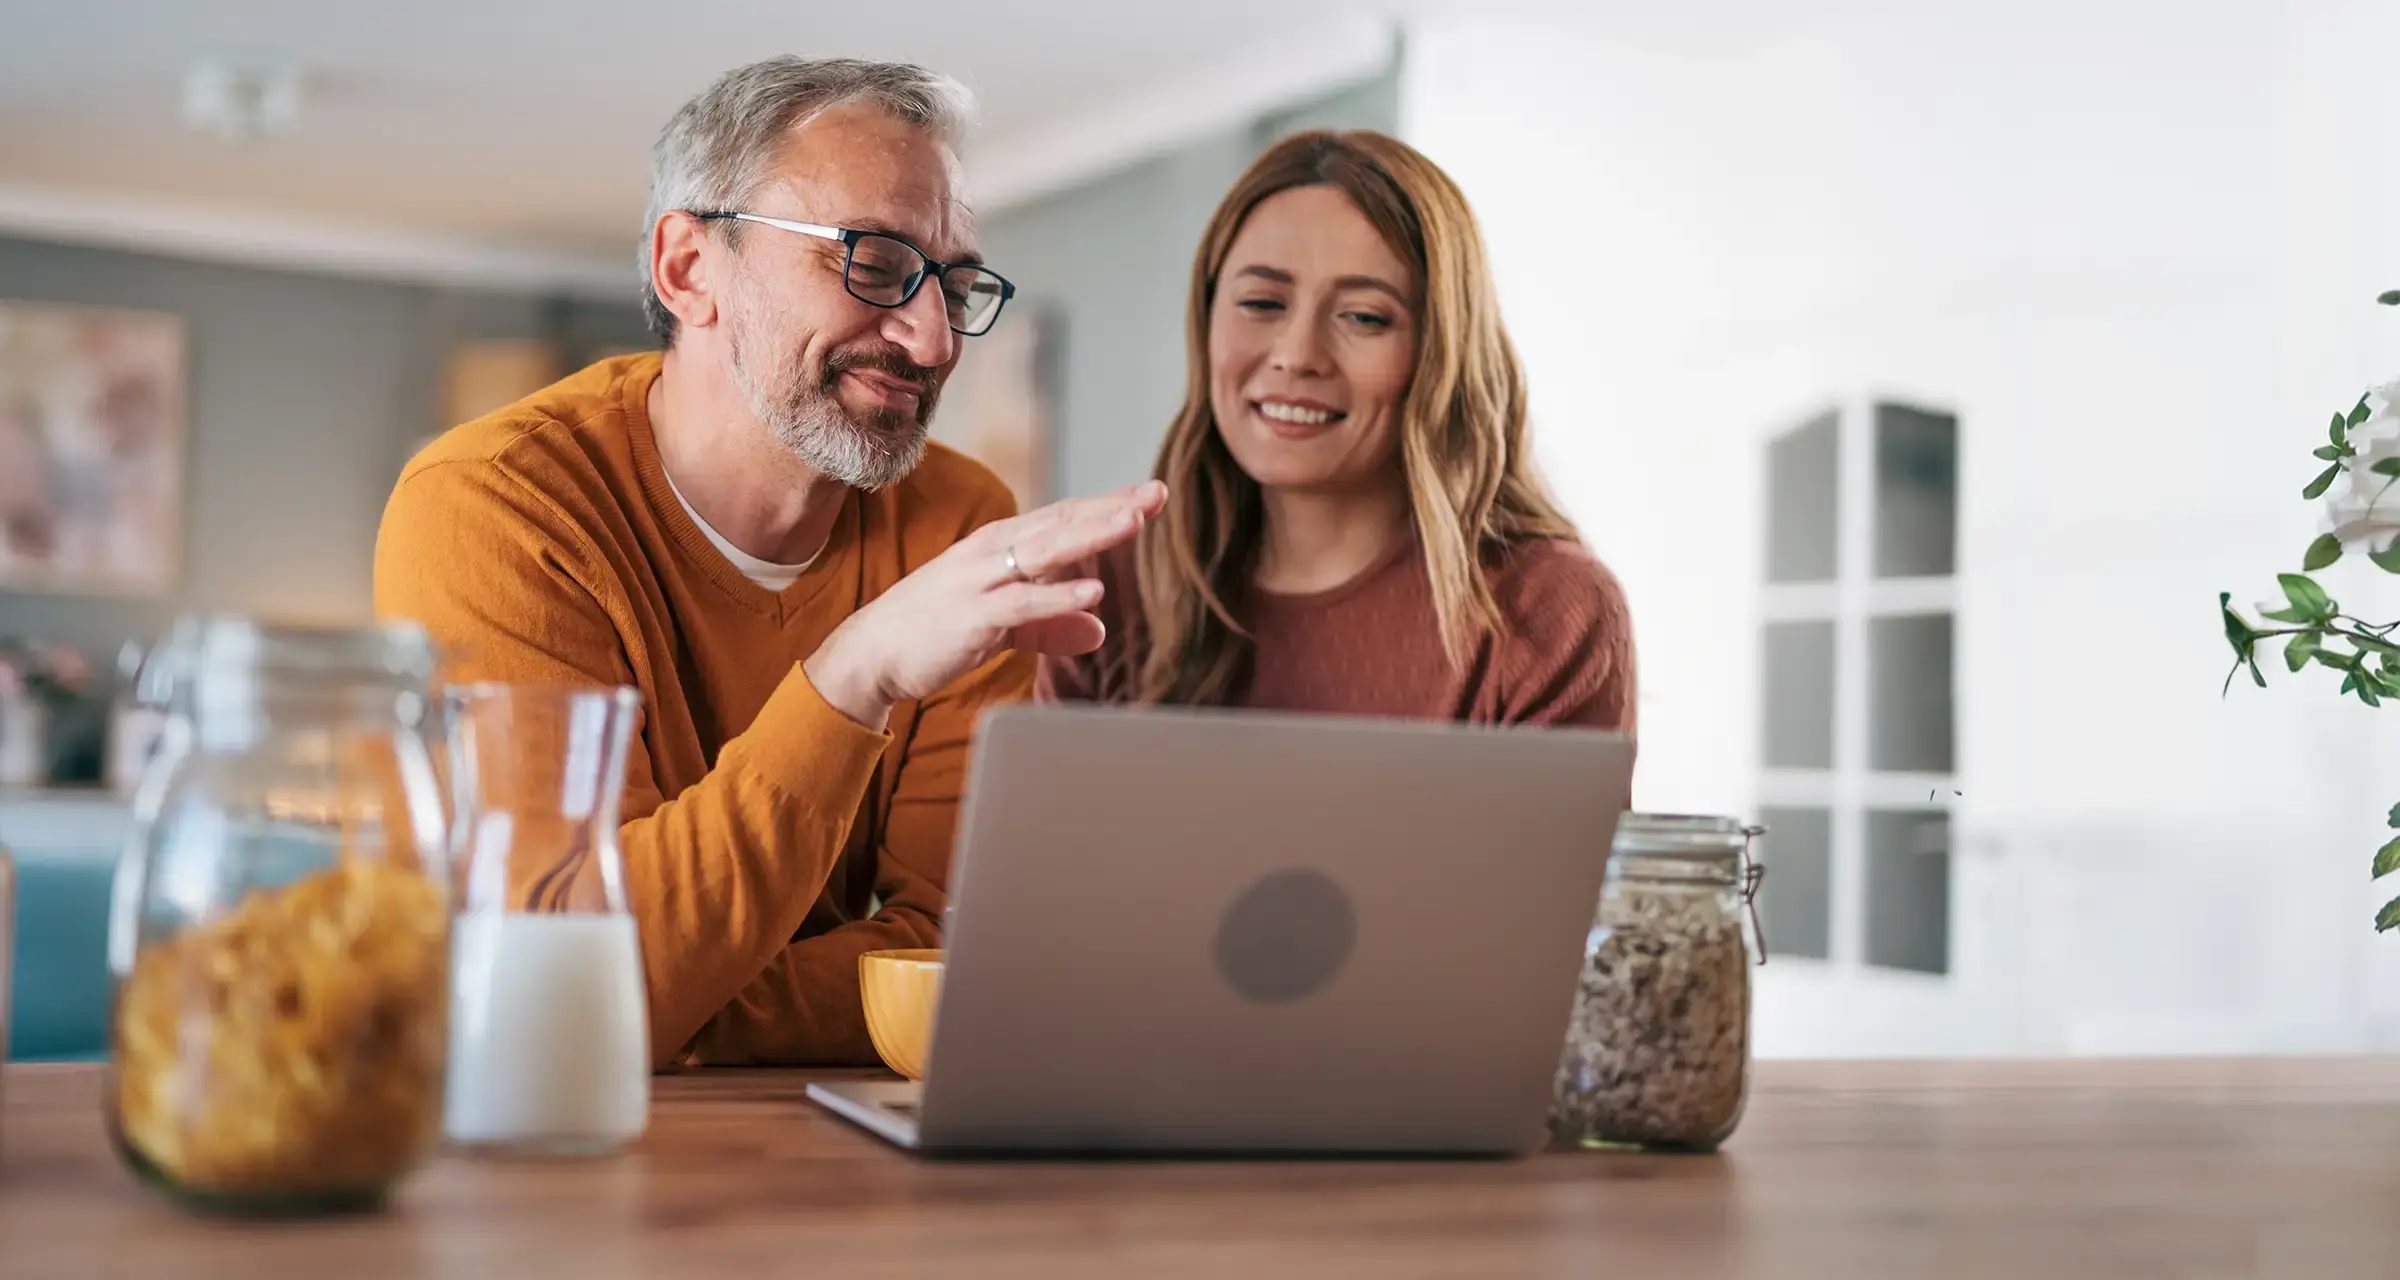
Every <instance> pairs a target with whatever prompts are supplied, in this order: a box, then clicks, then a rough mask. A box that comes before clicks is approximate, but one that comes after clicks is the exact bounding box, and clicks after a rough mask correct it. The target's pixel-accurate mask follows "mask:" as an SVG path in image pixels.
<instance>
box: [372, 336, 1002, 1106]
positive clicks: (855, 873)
mask: <svg viewBox="0 0 2400 1280" xmlns="http://www.w3.org/2000/svg"><path fill="white" fill-rule="evenodd" d="M658 373H659V357H658V356H656V355H639V356H626V357H621V358H619V359H615V360H609V361H605V362H603V363H600V364H597V365H594V366H593V367H591V368H589V369H586V370H584V371H583V372H581V373H578V374H576V375H574V376H573V377H570V378H568V379H567V380H566V381H564V382H561V383H559V384H557V385H556V386H553V387H550V388H548V389H546V390H544V391H541V392H538V393H536V394H535V395H533V396H531V397H529V398H528V399H526V400H524V401H521V402H519V403H518V404H515V405H512V406H510V407H508V408H506V409H503V410H501V411H499V412H497V413H494V414H492V415H490V416H488V417H485V418H481V419H478V420H477V421H474V422H470V423H468V424H466V425H465V426H462V427H459V428H457V429H456V430H454V431H451V432H450V433H448V434H447V435H444V436H443V437H442V438H441V439H440V440H438V441H436V442H435V443H434V444H433V445H432V446H430V447H428V448H427V449H426V450H425V452H424V453H422V454H420V455H418V457H417V458H416V460H415V461H413V462H412V463H410V464H409V467H408V469H407V471H406V472H404V473H403V474H402V476H401V479H400V484H399V487H398V488H397V489H396V490H395V491H394V492H393V494H392V498H391V501H390V504H389V506H387V507H386V509H385V511H384V516H383V528H382V533H381V536H380V537H379V538H378V540H377V543H376V547H375V605H376V610H377V612H378V613H380V614H382V615H384V616H386V617H400V618H414V619H416V620H418V621H420V622H422V623H423V624H424V625H425V626H426V627H427V628H428V629H429V630H431V631H432V633H433V635H434V637H435V638H436V639H437V640H439V641H441V642H443V643H445V644H448V645H453V646H457V647H458V649H459V650H460V656H459V659H458V662H457V664H456V666H455V668H454V670H453V671H452V672H451V675H452V676H453V677H454V678H458V679H482V680H505V681H525V682H562V681H563V682H581V683H603V684H625V685H632V686H634V687H636V688H638V689H640V690H641V693H642V720H641V726H640V730H639V732H638V734H637V735H636V738H635V741H634V743H633V748H632V750H631V752H630V754H629V758H628V762H627V765H626V780H625V807H624V820H625V822H624V827H623V829H622V835H623V843H624V850H625V870H626V881H627V886H628V891H629V893H630V895H631V898H632V902H633V909H634V914H635V917H636V920H637V922H638V926H639V930H640V934H641V942H642V961H643V968H644V972H645V974H646V975H647V979H648V983H649V995H650V1042H651V1051H652V1057H653V1060H654V1061H657V1062H659V1063H662V1064H664V1063H669V1062H674V1061H678V1060H683V1061H692V1062H705V1063H758V1062H778V1063H810V1062H815V1063H838V1062H872V1061H873V1060H874V1050H873V1047H872V1045H871V1044H870V1043H869V1041H868V1039H867V1032H866V1024H865V1021H864V1019H863V1016H862V1014H861V1013H860V1009H859V997H858V956H859V954H860V953H861V952H864V951H869V950H873V949H877V948H883V947H929V946H939V945H940V944H941V916H942V908H943V904H944V901H945V899H944V885H945V882H946V880H947V878H948V874H949V864H950V841H951V835H952V831H953V829H954V827H955V825H956V819H957V806H958V798H959V792H960V789H961V787H962V786H963V785H964V781H965V777H966V761H967V744H968V736H969V732H970V730H971V729H972V727H973V723H974V720H975V718H976V715H977V714H978V712H979V711H980V710H981V709H982V708H983V707H984V706H985V705H987V704H990V703H993V702H997V701H1005V700H1013V699H1016V698H1019V697H1022V696H1024V695H1025V694H1026V693H1028V692H1029V691H1030V689H1031V687H1032V682H1033V675H1034V664H1033V661H1032V660H1031V659H1030V658H1028V657H1025V656H1022V655H1017V654H1009V655H1004V656H1003V657H1001V658H1000V659H998V660H996V661H994V662H993V663H991V664H990V665H988V666H986V667H984V668H982V669H981V670H978V671H976V672H973V673H971V674H970V675H968V676H966V677H965V678H963V679H961V680H960V681H959V682H957V683H956V684H954V685H952V686H951V687H950V688H948V689H946V690H944V691H943V692H942V693H941V694H940V695H939V696H937V697H935V698H932V699H929V700H927V701H925V702H923V703H917V704H908V703H903V704H901V705H900V706H899V707H897V708H895V709H894V710H893V712H892V716H891V720H890V722H889V724H888V726H887V731H886V732H883V733H876V732H871V731H869V730H867V729H865V728H862V727H860V726H859V725H858V724H856V723H855V722H853V721H851V720H850V719H848V718H847V717H845V716H843V715H842V714H841V713H840V712H838V711H835V710H834V709H832V708H831V707H829V706H827V705H826V703H825V702H824V700H823V699H822V698H820V697H819V696H818V695H817V691H816V690H815V688H813V687H812V686H811V685H810V684H809V682H808V678H807V676H806V675H804V674H803V673H802V671H801V668H800V660H801V659H803V658H806V657H807V656H808V655H809V654H811V653H813V652H815V650H816V649H817V647H818V645H819V644H821V643H823V641H824V639H825V637H826V636H827V635H828V634H830V633H831V632H832V630H833V628H834V627H835V625H837V624H838V623H840V622H841V621H842V620H843V619H844V618H846V617H848V616H849V615H850V614H851V613H853V612H855V611H856V610H857V609H858V608H859V606H861V605H862V604H864V603H865V602H867V601H869V600H872V599H874V598H875V597H876V596H877V595H878V594H880V593H881V592H883V591H884V590H885V589H886V588H888V587H890V586H891V585H892V584H893V583H894V582H896V581H898V580H899V579H900V578H901V576H902V575H904V574H907V573H908V572H910V571H912V570H914V569H915V568H917V566H919V565H920V564H923V563H924V562H925V561H926V560H928V559H930V558H932V557H933V556H934V555H935V554H937V553H939V552H940V551H941V550H942V549H943V548H945V547H947V546H949V545H950V544H951V543H952V542H955V541H956V540H957V539H958V538H959V537H961V536H962V535H964V534H965V533H967V532H968V531H969V530H971V529H974V528H976V527H977V526H979V525H982V524H984V523H986V522H988V521H992V520H996V519H1001V518H1004V517H1006V516H1009V515H1012V514H1014V513H1015V502H1014V500H1013V499H1012V498H1011V496H1010V495H1009V492H1008V490H1007V489H1006V488H1005V487H1004V486H1003V485H1002V484H1001V483H1000V482H999V481H998V480H997V479H995V478H994V477H993V476H992V474H991V473H990V472H988V471H986V470H984V469H983V468H982V467H981V466H979V465H977V464H976V463H974V462H972V461H969V460H968V459H966V458H964V457H962V456H960V455H958V454H956V453H952V452H950V451H948V450H945V449H943V448H941V447H939V446H935V447H934V448H932V449H930V450H928V452H927V455H926V458H925V461H924V463H923V465H921V466H920V467H918V469H917V471H916V473H915V474H914V475H912V476H910V477H909V478H908V479H907V480H906V481H904V482H902V483H900V484H897V485H894V486H892V487H891V488H889V489H886V490H884V491H882V492H879V493H872V494H866V493H855V492H854V493H851V494H850V495H848V496H847V497H846V498H845V499H844V505H843V510H842V515H841V519H840V520H839V522H838V523H837V524H836V525H835V528H834V532H833V536H832V538H831V540H830V541H829V542H828V543H827V544H826V547H825V550H824V552H823V554H822V555H821V556H819V558H818V559H817V562H816V563H815V564H814V565H813V566H812V567H811V568H810V569H809V571H808V572H807V573H805V574H803V575H801V577H800V580H799V581H798V582H796V583H794V584H792V586H791V587H790V588H788V589H787V590H785V591H783V592H781V593H780V594H778V593H774V592H770V591H768V590H766V589H765V588H763V587H760V586H758V585H757V584H755V583H753V582H751V581H750V580H749V579H747V578H745V577H743V576H742V574H741V572H740V570H738V569H736V568H735V567H734V566H733V565H732V564H731V563H729V562H728V561H727V560H726V559H725V557H724V556H723V555H722V554H720V553H719V552H718V551H717V549H716V548H715V547H714V546H712V545H711V544H710V543H709V541H708V538H707V536H706V535H705V534H704V533H702V532H701V530H700V528H699V526H698V525H697V524H695V523H694V522H693V521H692V519H691V516H690V514H689V513H688V512H687V511H685V510H684V508H683V505H682V504H681V503H680V502H678V501H677V500H676V497H675V494H674V492H673V490H671V489H669V488H668V487H667V478H666V472H665V470H664V469H663V468H662V467H661V466H660V463H659V457H658V449H657V447H656V444H655V443H654V440H653V437H652V435H651V431H650V422H649V417H648V413H647V411H646V397H647V395H648V393H649V389H650V384H651V383H652V381H654V380H655V379H656V378H657V377H658ZM877 899H879V900H880V902H881V906H880V908H879V909H878V908H876V907H875V906H874V900H877Z"/></svg>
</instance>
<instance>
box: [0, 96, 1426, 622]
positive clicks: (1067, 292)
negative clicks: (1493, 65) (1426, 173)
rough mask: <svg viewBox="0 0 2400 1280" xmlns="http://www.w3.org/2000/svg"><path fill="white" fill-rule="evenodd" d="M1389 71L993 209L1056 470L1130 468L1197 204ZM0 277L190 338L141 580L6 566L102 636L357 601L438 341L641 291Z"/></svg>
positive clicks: (145, 265) (611, 333)
mask: <svg viewBox="0 0 2400 1280" xmlns="http://www.w3.org/2000/svg"><path fill="white" fill-rule="evenodd" d="M1398 114H1399V83H1398V77H1397V76H1396V75H1394V74H1389V73H1387V74H1385V75H1383V76H1380V77H1378V78H1376V79H1374V80H1371V81H1367V82H1365V83H1362V84H1359V85H1355V86H1352V87H1350V88H1347V89H1344V90H1342V91H1341V92H1338V93H1334V94H1331V95H1328V96H1327V97H1325V98H1324V99H1322V100H1320V101H1317V102H1313V103H1309V104H1306V105H1304V106H1302V107H1300V108H1297V109H1295V110H1292V111H1288V112H1283V113H1278V114H1276V115H1272V116H1269V117H1266V118H1263V119H1261V120H1258V121H1256V122H1254V123H1253V124H1252V125H1251V126H1250V127H1248V128H1245V129H1238V130H1230V131H1228V132H1226V133H1225V134H1223V135H1220V136H1218V137H1215V138H1210V139H1206V140H1203V141H1201V142H1199V143H1196V144H1193V145H1190V146H1187V147H1184V148H1181V149H1179V150H1177V151H1174V152H1172V153H1169V154H1166V155H1163V156H1159V157H1156V158H1153V159H1150V160H1147V161H1144V162H1142V163H1140V164H1137V165H1134V166H1131V167H1129V168H1126V169H1124V170H1121V171H1119V172H1117V173H1114V174H1110V175H1107V176H1105V177H1102V178H1100V179H1097V180H1095V181H1092V182H1090V183H1087V184H1085V185H1084V186H1081V187H1078V188H1075V189H1073V190H1070V191H1067V192H1063V193H1060V194H1057V195H1054V196H1051V197H1048V198H1046V199H1043V200H1040V201H1038V202H1035V203H1032V204H1029V205H1024V206H1020V207H1017V208H1014V209H1010V210H1007V211H1005V212H1002V213H998V214H995V215H993V216H991V217H990V218H988V219H987V220H986V221H985V223H984V226H983V229H982V231H983V240H984V247H985V252H986V254H987V255H988V256H989V257H990V258H991V260H992V261H993V262H994V264H995V265H998V266H999V267H1000V269H1001V270H1003V271H1006V272H1008V273H1009V275H1010V276H1011V277H1012V278H1013V279H1015V280H1017V281H1019V282H1020V284H1021V285H1022V286H1023V287H1024V289H1025V296H1024V298H1023V299H1022V300H1021V301H1020V303H1019V305H1025V304H1026V303H1032V304H1034V305H1046V306H1049V307H1051V308H1053V309H1054V310H1055V312H1056V314H1058V315H1059V316H1060V317H1061V318H1062V320H1063V322H1064V323H1063V325H1062V337H1063V347H1062V351H1061V358H1060V362H1059V367H1058V370H1057V372H1058V376H1059V378H1060V387H1059V391H1060V409H1061V424H1060V425H1061V438H1060V442H1059V448H1058V451H1057V456H1056V459H1055V462H1054V466H1055V468H1056V474H1055V475H1054V477H1053V485H1054V489H1055V491H1056V492H1058V493H1061V494H1077V493H1092V492H1097V491H1100V490H1103V489H1107V488H1111V487H1114V486H1116V485H1120V484H1125V483H1129V482H1131V481H1133V480H1136V479H1139V478H1141V477H1142V476H1144V475H1147V474H1148V473H1149V470H1150V463H1151V459H1152V455H1153V454H1154V453H1155V451H1156V450H1157V447H1158V441H1159V439H1160V437H1161V436H1162V435H1163V434H1164V433H1165V430H1166V426H1167V422H1168V420H1169V419H1170V418H1172V417H1173V416H1174V412H1175V408H1176V406H1177V405H1178V404H1179V403H1180V402H1181V399H1182V394H1183V378H1184V369H1183V307H1184V288H1185V282H1186V281H1185V277H1186V274H1187V273H1188V272H1189V271H1190V269H1191V256H1192V252H1193V249H1194V247H1195V246H1196V245H1197V244H1198V242H1199V238H1200V231H1201V228H1202V226H1203V225H1204V224H1205V223H1206V222H1207V220H1208V215H1209V212H1210V211H1211V210H1212V209H1213V208H1215V206H1216V202H1217V200H1218V199H1219V197H1221V196H1223V195H1224V193H1225V190H1226V188H1228V187H1230V186H1231V185H1232V184H1233V181H1234V179H1235V178H1236V177H1238V176H1240V174H1241V171H1242V169H1243V168H1244V167H1245V166H1247V165H1248V164H1249V162H1250V160H1251V159H1252V158H1253V157H1254V156H1255V155H1257V153H1258V151H1259V150H1260V149H1261V148H1263V147H1264V146H1265V145H1266V144H1267V143H1268V142H1270V141H1272V140H1273V139H1275V138H1277V137H1280V136H1282V135H1283V134H1285V133H1288V132H1290V131H1292V130H1295V129H1302V128H1318V127H1328V128H1373V129H1383V130H1387V131H1389V130H1391V129H1393V128H1395V127H1396V123H1397V119H1398ZM0 299H18V300H25V301H37V302H62V303H74V304H82V305H89V306H110V307H132V308H140V309H145V310H158V311H168V312H173V313H175V314H177V315H180V316H182V317H183V318H184V321H185V324H186V326H187V330H186V333H187V337H188V340H189V344H190V345H189V350H190V359H191V367H190V377H191V386H190V401H189V417H188V419H187V424H186V426H187V435H186V440H185V475H184V503H185V506H184V516H183V530H184V545H183V563H182V571H181V573H180V574H179V576H178V580H177V585H176V587H175V588H174V589H173V590H172V591H170V592H169V593H167V594H166V595H165V596H163V597H160V598H156V599H124V598H104V597H80V596H65V595H54V594H47V593H33V592H11V591H5V590H0V634H12V633H15V634H33V635H39V636H43V637H46V638H52V639H57V640H63V641H66V642H68V643H72V644H75V645H78V646H80V647H83V648H85V649H87V650H89V651H90V652H91V653H92V654H93V655H94V656H95V657H98V658H101V659H104V660H105V659H106V658H108V657H109V656H110V655H112V654H113V653H114V652H115V650H116V648H117V646H118V645H120V644H121V643H123V642H124V641H125V640H126V639H128V638H136V637H145V636H150V635H154V634H156V633H157V632H158V631H159V630H160V629H161V628H162V627H163V626H164V625H165V623H166V621H167V620H168V619H169V618H171V617H172V616H173V615H174V614H176V613H178V612H181V611H185V610H193V609H226V610H240V611H246V612H255V613H260V614H268V615H274V616H279V617H289V618H293V619H297V620H308V621H344V620H355V619H361V618H364V617H365V616H366V615H367V613H368V611H369V607H370V602H371V598H372V583H371V581H370V569H371V565H372V559H373V552H374V543H375V527H376V523H377V521H378V519H379V518H380V516H381V514H382V510H383V501H384V497H385V495H386V494H387V493H388V492H389V490H390V487H391V483H392V480H393V478H394V477H395V476H396V475H397V474H398V471H399V467H400V464H401V462H402V461H403V460H404V458H405V455H406V453H407V452H408V450H409V449H410V448H411V447H412V446H413V445H414V444H415V443H416V442H417V441H418V440H420V439H422V438H423V437H425V436H426V435H429V434H431V433H432V432H433V431H435V430H438V429H440V428H441V427H442V426H446V425H448V424H445V423H438V422H435V421H433V416H434V414H435V412H436V409H435V395H436V389H437V386H438V379H439V376H440V361H441V358H442V355H443V353H444V351H445V350H446V349H447V348H448V347H449V346H450V344H452V343H453V342H457V341H461V340H465V339H470V338H506V337H536V336H545V335H547V336H563V337H564V339H565V340H566V341H567V342H568V344H569V345H570V347H571V348H580V347H582V346H586V345H607V344H625V343H639V342H643V341H646V336H645V335H644V333H643V331H642V328H641V318H640V313H639V311H638V309H637V308H636V307H635V306H634V305H633V304H632V303H631V302H630V301H629V302H628V303H627V305H625V306H622V307H616V306H599V305H592V304H583V303H570V304H554V303H546V302H545V301H544V300H542V299H538V298H534V297H530V296H524V295H510V294H489V293H467V292H461V291H455V290H445V289H433V288H424V287H418V286H410V285H403V284H391V283H382V282H374V281H362V280H349V279H340V278H336V277H331V276H320V275H310V274H303V273H298V272H287V271H267V270H257V269H252V268H245V267H238V266H226V265H220V264H214V263H201V262H189V261H183V260H180V259H173V258H162V257H154V256H150V255H146V254H138V253H126V252H120V251H116V250H108V249H95V248H86V247H81V246H67V245H55V244H45V243H37V242H30V241H23V240H11V239H7V238H0Z"/></svg>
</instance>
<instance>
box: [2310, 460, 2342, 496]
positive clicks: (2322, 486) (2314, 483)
mask: <svg viewBox="0 0 2400 1280" xmlns="http://www.w3.org/2000/svg"><path fill="white" fill-rule="evenodd" d="M2341 474H2342V464H2341V463H2338V462H2337V463H2334V464H2333V465H2332V466H2330V467H2327V468H2325V469H2324V470H2323V471H2320V472H2318V473H2317V478H2316V479H2314V480H2311V481H2309V482H2308V487H2307V488H2305V489H2302V490H2301V491H2300V496H2301V497H2303V498H2306V499H2308V500H2309V501H2311V502H2314V501H2316V500H2317V499H2319V498H2322V497H2324V496H2325V491H2326V490H2327V489H2330V488H2332V487H2333V482H2334V479H2335V478H2336V477H2338V476H2340V475H2341Z"/></svg>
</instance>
